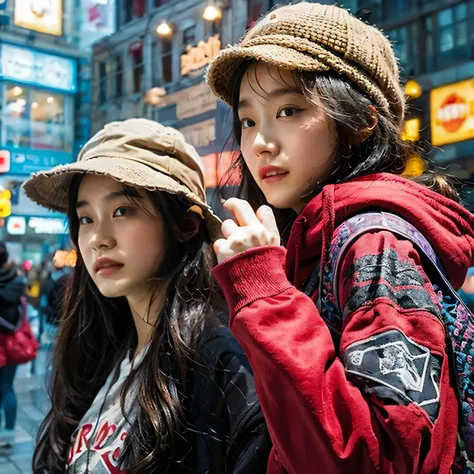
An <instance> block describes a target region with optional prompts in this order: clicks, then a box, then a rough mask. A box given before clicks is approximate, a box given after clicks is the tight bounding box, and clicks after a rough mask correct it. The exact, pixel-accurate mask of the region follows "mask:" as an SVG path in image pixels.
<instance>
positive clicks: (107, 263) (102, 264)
mask: <svg viewBox="0 0 474 474" xmlns="http://www.w3.org/2000/svg"><path fill="white" fill-rule="evenodd" d="M111 267H123V263H120V262H117V261H115V260H112V259H111V258H106V257H100V258H98V259H97V260H96V261H95V263H94V272H96V273H97V272H98V271H99V270H101V269H102V268H111Z"/></svg>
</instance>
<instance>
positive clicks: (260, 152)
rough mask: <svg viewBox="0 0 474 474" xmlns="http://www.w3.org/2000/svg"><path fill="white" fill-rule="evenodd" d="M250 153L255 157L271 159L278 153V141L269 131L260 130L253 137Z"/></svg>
mask: <svg viewBox="0 0 474 474" xmlns="http://www.w3.org/2000/svg"><path fill="white" fill-rule="evenodd" d="M252 151H253V152H254V154H255V155H256V156H260V157H262V158H263V157H265V156H267V157H268V158H273V157H275V156H277V155H278V153H279V146H278V140H277V139H276V137H275V136H274V134H272V133H271V132H270V131H268V130H262V129H260V130H259V132H258V133H257V135H256V136H255V140H254V142H253V146H252Z"/></svg>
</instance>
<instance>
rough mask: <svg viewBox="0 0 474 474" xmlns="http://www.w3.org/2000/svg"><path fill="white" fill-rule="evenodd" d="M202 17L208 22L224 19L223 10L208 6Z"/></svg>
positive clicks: (215, 6)
mask: <svg viewBox="0 0 474 474" xmlns="http://www.w3.org/2000/svg"><path fill="white" fill-rule="evenodd" d="M202 17H203V18H204V19H205V20H207V21H216V20H220V19H221V18H222V10H221V9H220V8H219V7H218V6H217V5H208V6H207V7H206V8H205V9H204V13H203V14H202Z"/></svg>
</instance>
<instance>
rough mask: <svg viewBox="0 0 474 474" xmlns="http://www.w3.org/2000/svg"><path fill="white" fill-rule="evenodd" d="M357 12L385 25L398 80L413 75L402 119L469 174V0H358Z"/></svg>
mask: <svg viewBox="0 0 474 474" xmlns="http://www.w3.org/2000/svg"><path fill="white" fill-rule="evenodd" d="M358 13H359V15H360V16H361V17H362V18H363V19H365V20H366V21H368V22H370V23H375V24H376V25H377V26H379V27H381V28H383V29H384V31H385V33H386V35H387V36H388V37H389V38H390V39H391V41H392V42H393V45H394V49H395V52H396V53H397V56H398V57H399V59H400V67H401V74H402V78H403V80H404V81H410V83H409V84H412V83H413V81H415V82H414V84H415V91H414V92H415V94H414V96H413V97H412V98H411V99H409V102H408V104H409V107H408V113H407V117H406V118H407V124H408V125H410V123H409V122H410V121H411V123H412V124H413V127H412V130H413V131H414V132H415V134H416V130H419V133H420V136H421V137H422V138H424V139H427V140H429V141H430V142H431V143H432V144H433V146H434V150H433V160H434V161H435V162H437V163H438V164H441V165H443V166H447V167H448V168H449V169H450V170H451V171H452V172H454V173H456V174H458V175H460V176H462V177H463V178H471V179H472V177H473V176H474V0H397V1H396V2H391V1H381V0H359V5H358ZM417 84H418V85H419V86H420V88H419V90H416V85H417ZM406 92H407V93H408V94H410V92H411V91H410V90H409V88H408V89H407V90H406ZM420 94H421V95H420Z"/></svg>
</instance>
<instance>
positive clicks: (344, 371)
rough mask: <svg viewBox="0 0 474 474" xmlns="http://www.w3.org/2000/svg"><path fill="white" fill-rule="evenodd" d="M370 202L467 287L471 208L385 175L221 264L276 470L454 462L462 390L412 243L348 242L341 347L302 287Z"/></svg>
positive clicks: (337, 188)
mask: <svg viewBox="0 0 474 474" xmlns="http://www.w3.org/2000/svg"><path fill="white" fill-rule="evenodd" d="M369 209H372V210H373V209H377V210H385V211H391V212H393V213H395V214H398V215H400V216H402V217H403V218H405V219H406V220H408V221H410V222H411V223H412V224H414V225H415V226H416V227H417V228H418V229H419V230H420V231H421V232H422V233H423V234H424V235H425V237H426V238H428V240H429V241H430V243H431V244H432V246H433V248H434V249H435V251H436V252H437V254H438V256H439V257H440V259H441V260H442V262H443V264H444V266H445V269H446V270H447V273H448V275H449V279H450V281H451V283H452V284H453V286H454V287H455V288H458V287H459V286H460V285H461V284H462V282H463V280H464V277H465V275H466V271H467V268H468V267H469V266H472V265H474V252H473V249H474V231H473V228H474V216H473V215H472V214H470V213H469V212H467V211H466V210H465V209H463V208H462V207H461V206H459V205H457V204H456V203H454V202H452V201H451V200H449V199H446V198H444V197H442V196H441V195H439V194H437V193H434V192H431V191H430V190H428V189H427V188H425V187H422V186H420V185H417V184H416V183H414V182H411V181H408V180H406V179H403V178H400V177H396V176H393V175H388V174H378V175H372V176H369V177H366V178H359V179H356V180H353V181H351V182H348V183H345V184H340V185H329V186H326V187H325V188H324V189H323V191H322V192H321V193H320V194H319V195H318V196H316V197H315V198H314V199H313V200H312V201H311V202H310V203H309V204H308V205H307V206H306V207H305V209H304V210H303V212H302V213H301V214H300V215H299V216H298V218H297V220H296V222H295V223H294V225H293V227H292V230H291V235H290V238H289V241H288V245H287V250H285V249H284V248H281V247H257V248H254V249H250V250H247V251H246V252H243V253H241V254H239V255H237V256H235V257H233V258H231V259H229V260H227V261H226V262H224V263H222V264H221V265H218V266H217V267H216V268H215V270H214V272H215V276H216V277H217V279H218V281H219V283H220V285H221V286H222V288H223V291H224V293H225V296H226V299H227V302H228V305H229V307H230V313H231V314H230V327H231V329H232V331H233V332H234V334H235V336H236V337H237V339H238V340H239V342H240V344H241V345H242V347H243V348H244V350H245V352H246V354H247V356H248V358H249V360H250V363H251V365H252V368H253V370H254V374H255V384H256V388H257V393H258V395H259V399H260V403H261V406H262V409H263V411H264V414H265V417H266V420H267V424H268V428H269V431H270V434H271V437H272V441H273V444H274V449H273V451H272V455H271V458H270V461H269V467H268V471H267V472H268V473H278V472H282V468H283V469H284V470H286V471H288V472H289V473H294V474H311V473H336V472H337V473H351V474H352V473H355V472H357V473H375V472H384V473H423V474H425V473H448V472H450V469H451V466H452V463H453V459H454V454H455V445H456V432H457V414H458V413H457V400H456V396H455V391H454V389H453V381H452V380H450V374H449V366H448V357H447V356H446V348H445V336H444V329H443V327H442V324H441V323H440V322H439V320H438V318H437V316H436V314H437V312H438V311H439V301H438V299H437V297H436V295H435V292H434V290H433V287H432V285H431V283H430V281H429V280H428V278H427V277H426V275H425V272H424V270H423V268H422V266H421V263H420V256H419V255H418V253H417V251H416V250H415V249H414V247H413V245H412V244H411V243H410V242H409V241H406V240H402V239H400V238H397V237H395V236H394V235H393V234H391V233H390V232H387V231H384V232H372V233H368V234H364V235H363V236H362V237H360V238H359V239H358V240H357V241H356V242H355V243H354V244H353V245H352V248H351V250H350V251H349V252H348V254H347V256H346V258H345V260H344V262H343V264H342V267H343V268H342V270H343V271H342V272H340V275H341V278H340V280H339V281H338V282H336V284H338V285H339V286H338V291H339V294H340V298H341V301H340V303H341V307H342V308H344V323H343V333H342V336H341V340H340V342H339V343H337V344H336V345H335V343H334V342H333V338H332V336H331V334H330V331H329V329H328V327H327V325H326V324H325V322H324V321H323V319H322V318H321V316H320V315H319V313H318V310H317V309H316V307H315V304H314V303H313V301H311V299H310V298H308V297H307V296H306V295H305V294H303V293H302V292H301V291H299V289H298V288H301V286H302V284H303V282H304V281H305V279H306V278H307V276H308V275H309V273H310V272H311V270H312V269H313V268H314V267H315V265H316V263H317V262H318V261H319V260H320V259H321V264H322V265H324V262H325V259H327V248H328V245H329V243H330V241H331V237H332V235H333V232H334V229H335V228H336V227H337V226H338V225H339V224H340V223H342V222H343V221H344V220H346V219H347V218H348V217H350V216H352V215H354V214H357V213H360V212H363V211H364V210H365V211H367V210H369ZM364 351H365V352H364ZM361 354H365V355H362V356H361ZM367 354H368V355H367ZM417 354H418V355H417ZM419 354H424V355H423V356H419ZM420 364H421V365H420Z"/></svg>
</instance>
